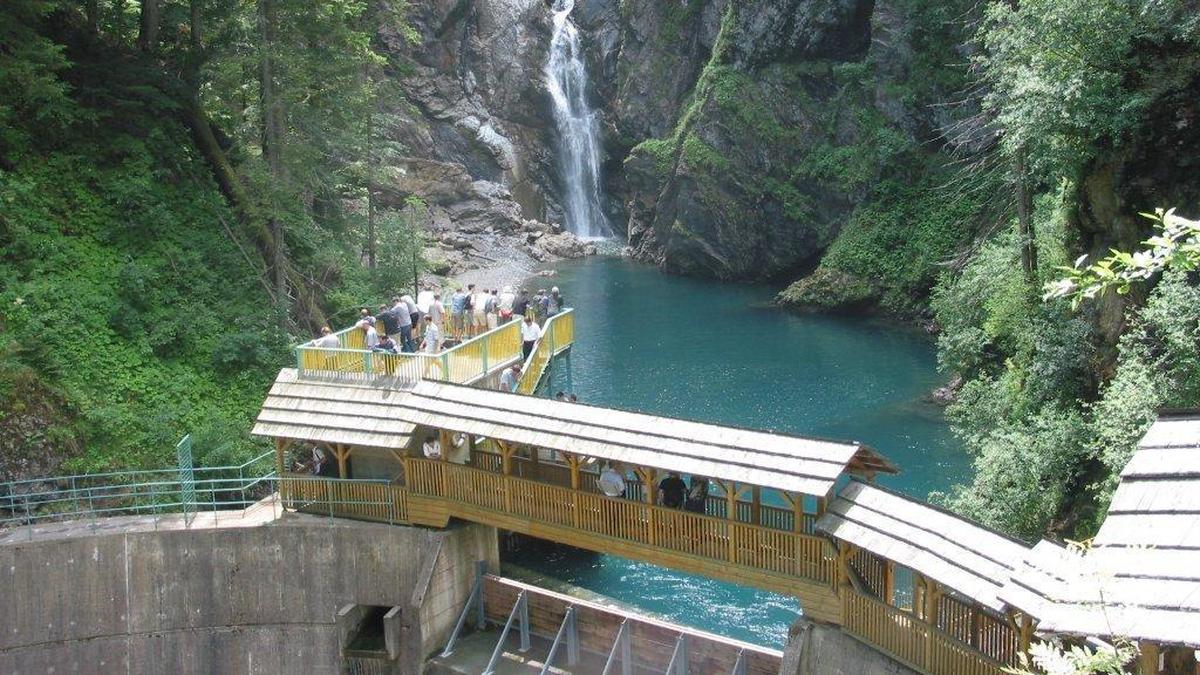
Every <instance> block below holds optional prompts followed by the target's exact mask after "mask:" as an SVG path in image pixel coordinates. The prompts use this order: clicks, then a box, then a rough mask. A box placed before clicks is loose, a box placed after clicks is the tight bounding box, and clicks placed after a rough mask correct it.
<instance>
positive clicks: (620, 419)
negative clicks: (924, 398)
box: [401, 381, 896, 495]
mask: <svg viewBox="0 0 1200 675" xmlns="http://www.w3.org/2000/svg"><path fill="white" fill-rule="evenodd" d="M401 405H402V407H403V408H404V409H405V410H406V411H407V412H406V414H405V417H404V419H406V420H408V421H411V422H414V423H416V424H420V425H425V426H431V427H437V428H441V429H448V430H450V431H456V432H463V433H470V434H475V435H479V436H488V437H491V438H496V439H499V440H503V441H508V442H513V443H522V444H528V445H534V446H537V447H542V448H549V449H553V450H559V451H561V452H570V453H577V454H581V455H586V456H588V457H594V458H597V459H602V460H612V461H617V462H622V463H627V464H633V465H638V466H647V467H653V468H657V469H664V470H672V471H679V472H681V473H685V474H693V475H699V476H706V477H709V478H716V479H720V480H730V481H737V482H742V483H748V484H751V485H758V486H761V487H767V488H775V489H779V490H785V491H789V492H800V493H804V494H809V495H825V494H828V492H829V490H830V489H832V487H833V485H834V482H835V481H836V480H837V478H838V476H840V475H841V474H842V473H843V472H845V471H847V470H859V471H871V472H875V471H883V472H895V471H896V468H895V466H893V465H892V464H891V463H890V462H889V461H888V460H886V459H885V458H883V457H882V456H880V455H879V454H878V453H876V452H875V451H874V450H872V449H870V448H868V447H866V446H864V445H861V444H859V443H847V442H837V441H828V440H821V439H813V438H802V437H798V436H788V435H784V434H777V433H771V432H766V431H750V430H746V429H738V428H733V427H726V426H719V425H715V424H706V423H701V422H692V421H688V420H681V419H673V418H669V417H661V416H657V415H647V414H643V413H637V412H629V411H624V410H615V409H611V408H601V407H596V406H590V405H581V404H578V403H563V402H560V401H552V400H549V399H543V398H536V397H533V396H521V395H517V394H509V393H505V392H499V391H491V390H487V389H477V388H474V387H467V386H462V385H455V384H446V383H442V382H431V381H424V382H421V383H420V384H418V385H417V386H416V387H414V388H413V389H412V390H411V391H409V392H408V394H407V397H406V398H405V399H404V401H403V402H402V403H401Z"/></svg>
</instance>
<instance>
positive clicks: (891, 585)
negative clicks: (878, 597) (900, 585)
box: [880, 558, 896, 606]
mask: <svg viewBox="0 0 1200 675" xmlns="http://www.w3.org/2000/svg"><path fill="white" fill-rule="evenodd" d="M880 590H881V591H882V593H883V601H884V603H886V604H888V605H891V606H894V605H895V599H896V569H895V567H894V565H893V563H892V561H891V560H888V559H886V558H884V560H883V588H882V589H880Z"/></svg>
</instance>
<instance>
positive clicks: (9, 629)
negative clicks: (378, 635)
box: [0, 507, 497, 674]
mask: <svg viewBox="0 0 1200 675" xmlns="http://www.w3.org/2000/svg"><path fill="white" fill-rule="evenodd" d="M477 559H479V560H489V561H490V562H491V564H492V565H493V566H494V565H496V564H497V552H496V534H495V530H493V529H491V528H486V527H483V526H478V525H468V526H464V527H458V528H453V529H450V530H447V531H435V530H426V529H421V528H413V527H397V526H391V525H382V524H380V525H376V524H368V523H361V522H354V521H346V520H342V521H337V520H330V519H327V518H320V517H315V516H303V515H293V514H289V515H286V516H283V517H280V518H277V517H275V513H274V509H273V507H272V513H271V516H270V517H266V518H264V517H260V518H259V519H258V520H257V521H255V520H253V519H250V520H249V521H247V519H245V518H243V519H241V520H234V521H232V522H226V523H224V524H222V523H211V524H205V523H204V522H202V521H201V522H198V523H194V524H193V525H192V526H191V527H190V528H184V527H183V523H182V521H181V520H180V519H179V518H177V517H165V518H158V519H154V520H151V519H149V518H136V517H134V518H111V519H105V520H101V521H97V522H95V523H66V524H60V525H54V526H40V527H37V528H36V529H34V530H28V529H26V528H21V529H19V530H13V531H9V532H7V533H0V617H4V619H3V621H2V622H0V672H2V673H30V674H32V673H46V672H54V673H75V672H77V673H164V672H170V673H279V672H295V673H338V672H340V668H341V653H340V649H339V632H338V627H337V625H336V624H335V616H336V615H337V613H338V611H339V609H341V608H344V607H346V606H347V605H351V604H357V605H369V606H377V607H399V608H401V613H400V616H401V625H402V631H401V633H402V636H403V637H402V639H401V646H402V650H401V660H402V662H403V663H404V664H406V665H405V667H404V669H405V670H409V668H419V664H420V663H421V661H422V660H423V658H424V657H425V656H426V655H427V653H428V652H429V651H430V650H431V649H432V648H434V647H435V646H437V644H438V642H439V640H444V639H445V637H446V635H447V634H448V630H449V629H450V628H451V627H452V625H453V621H454V619H455V618H457V617H456V614H457V612H458V610H459V609H460V608H461V607H462V605H463V603H464V602H465V600H466V597H467V595H468V594H469V593H470V588H471V583H472V581H473V578H474V576H473V575H474V566H473V565H472V564H471V561H473V560H477ZM493 569H496V567H493ZM410 672H417V671H410Z"/></svg>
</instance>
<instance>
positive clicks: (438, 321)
mask: <svg viewBox="0 0 1200 675" xmlns="http://www.w3.org/2000/svg"><path fill="white" fill-rule="evenodd" d="M445 314H446V310H445V309H444V308H443V307H442V294H441V293H434V294H433V302H431V303H429V311H428V312H426V313H425V316H427V317H429V318H430V319H433V325H435V326H437V327H438V328H439V329H440V328H441V327H442V326H443V325H444V324H443V323H442V317H444V316H445Z"/></svg>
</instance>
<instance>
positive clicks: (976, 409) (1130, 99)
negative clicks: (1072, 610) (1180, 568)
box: [932, 0, 1200, 538]
mask: <svg viewBox="0 0 1200 675" xmlns="http://www.w3.org/2000/svg"><path fill="white" fill-rule="evenodd" d="M1197 26H1198V23H1197V18H1196V13H1195V11H1194V5H1193V4H1192V3H1188V2H1185V1H1182V0H1179V1H1163V2H1153V3H1141V2H1131V1H1128V0H1101V1H1100V2H1093V1H1092V0H1086V1H1085V0H1079V1H1075V0H1070V1H1067V2H1063V1H1062V0H1046V1H1042V0H1033V1H1031V2H1021V3H1019V4H1012V3H1007V2H994V3H990V4H989V5H988V10H987V12H986V19H985V21H984V22H983V24H982V26H981V28H980V32H979V34H978V42H979V43H980V44H981V46H982V49H981V51H980V52H979V54H978V55H977V57H976V65H977V67H978V68H979V73H980V76H981V78H982V80H983V82H984V83H986V84H987V85H988V86H989V90H988V91H989V92H990V93H988V94H987V95H986V96H985V99H984V103H983V110H984V112H985V114H987V115H989V116H990V117H991V120H992V121H991V123H992V124H993V125H994V126H995V127H996V128H997V129H998V130H999V131H1000V136H999V144H998V148H997V153H996V156H998V157H1000V158H1002V161H1003V162H1004V163H1007V164H1008V165H1009V166H1011V167H1014V168H1015V170H1014V171H1013V175H1014V176H1015V178H1014V185H1017V188H1016V189H1017V190H1018V191H1019V190H1020V189H1021V188H1022V186H1024V187H1025V188H1026V189H1027V190H1029V191H1030V192H1032V193H1034V194H1040V195H1041V196H1040V197H1039V198H1037V199H1036V200H1035V199H1033V198H1032V196H1031V198H1030V199H1029V202H1030V203H1029V204H1028V206H1027V208H1026V209H1025V212H1024V213H1018V216H1015V217H1014V218H1013V220H1012V222H1011V223H1008V224H1005V225H1004V226H1003V227H1001V228H999V229H998V231H997V232H996V233H995V234H994V235H992V236H990V237H989V238H987V239H985V240H984V241H983V242H982V243H981V245H980V246H979V248H978V249H977V251H976V252H975V253H974V254H973V255H972V256H971V257H970V259H969V261H968V262H967V263H966V264H965V265H964V266H962V267H961V268H959V269H957V270H951V271H948V272H947V273H946V274H944V275H943V277H942V279H941V281H940V282H939V284H938V287H937V289H936V290H935V293H934V300H933V303H932V310H933V313H934V315H935V317H936V319H937V321H938V324H939V325H940V327H941V328H942V332H941V335H940V336H939V358H940V365H941V367H942V368H943V369H944V370H945V371H946V372H948V373H956V374H958V375H960V376H962V377H963V380H964V384H963V386H962V389H961V391H960V394H959V397H958V400H957V401H956V402H955V403H954V404H953V405H952V406H951V407H950V408H949V410H948V416H949V417H950V420H951V423H952V425H953V427H954V429H955V431H956V432H957V433H958V435H959V436H960V437H961V438H962V439H963V441H964V443H965V445H966V447H967V448H968V450H969V451H970V452H971V453H972V454H973V455H974V457H975V466H976V469H977V475H976V477H975V479H974V481H973V483H972V484H970V485H965V486H960V487H958V488H957V489H956V490H954V491H953V492H952V493H951V494H949V495H942V496H941V497H940V498H941V499H943V500H945V501H946V502H947V503H948V504H949V505H950V506H952V507H953V508H955V509H957V510H959V511H961V512H964V513H966V514H967V515H969V516H972V517H974V518H978V519H979V520H981V521H983V522H985V523H987V524H989V525H992V526H995V527H998V528H1001V529H1003V530H1006V531H1008V532H1011V533H1014V534H1018V535H1021V536H1024V537H1029V538H1036V537H1038V536H1040V535H1042V534H1044V533H1046V532H1047V531H1050V532H1056V533H1058V534H1061V535H1067V536H1075V537H1086V536H1090V535H1091V534H1092V533H1094V531H1095V527H1096V525H1097V520H1098V517H1099V514H1101V513H1103V509H1104V507H1105V506H1106V505H1107V502H1108V499H1109V498H1110V497H1111V493H1112V490H1113V488H1114V486H1115V483H1116V475H1117V473H1118V472H1119V471H1120V469H1121V468H1122V467H1123V465H1124V463H1125V462H1126V461H1127V460H1128V458H1129V456H1130V454H1131V453H1132V451H1133V449H1134V447H1135V445H1136V442H1137V440H1138V439H1139V438H1140V436H1141V435H1142V433H1144V431H1145V430H1146V428H1148V426H1149V424H1150V423H1151V422H1152V421H1153V419H1154V418H1155V416H1156V412H1157V410H1158V409H1160V408H1162V407H1182V406H1189V407H1190V406H1196V405H1200V389H1197V380H1200V361H1198V360H1197V355H1198V354H1200V305H1198V304H1197V300H1198V299H1200V288H1198V286H1197V279H1196V278H1195V276H1194V274H1191V273H1190V272H1189V268H1188V267H1187V266H1186V265H1180V266H1179V269H1176V270H1174V271H1171V272H1169V273H1167V274H1165V275H1163V276H1162V278H1161V281H1158V279H1157V277H1155V276H1154V275H1152V274H1151V273H1149V272H1146V273H1142V272H1143V271H1144V270H1142V271H1139V270H1140V269H1141V268H1144V267H1146V265H1151V266H1153V265H1154V264H1156V263H1160V262H1164V261H1166V260H1168V259H1173V258H1174V257H1175V254H1174V252H1172V253H1171V254H1170V255H1168V254H1167V253H1165V252H1163V251H1159V253H1161V255H1158V254H1154V253H1151V254H1150V255H1146V254H1142V255H1141V256H1139V257H1137V258H1135V257H1134V256H1133V255H1132V254H1129V253H1119V254H1116V255H1114V256H1113V257H1112V258H1110V259H1108V260H1106V261H1103V262H1102V264H1101V267H1100V268H1091V269H1090V270H1087V271H1085V270H1082V269H1080V270H1077V271H1076V272H1074V276H1073V278H1072V279H1070V280H1068V281H1065V282H1059V283H1056V284H1053V285H1052V286H1051V287H1050V290H1051V291H1052V292H1051V293H1050V294H1049V295H1048V296H1047V297H1046V299H1045V300H1044V301H1043V299H1042V297H1041V296H1042V288H1041V286H1042V283H1043V282H1050V281H1052V280H1055V279H1057V278H1058V277H1060V276H1062V275H1063V271H1062V270H1063V269H1072V267H1071V261H1072V260H1075V259H1076V258H1077V256H1078V254H1079V253H1080V252H1081V250H1084V251H1086V250H1087V249H1086V248H1083V246H1084V245H1085V244H1088V243H1089V242H1088V241H1087V240H1088V239H1089V238H1094V237H1095V236H1096V234H1095V232H1094V231H1091V232H1087V231H1084V230H1083V229H1082V228H1081V226H1080V222H1081V219H1082V218H1083V217H1085V214H1082V213H1081V209H1084V208H1090V207H1089V205H1088V204H1087V203H1086V200H1088V199H1090V198H1095V196H1094V194H1091V193H1089V191H1088V189H1085V187H1087V186H1089V185H1092V186H1094V183H1090V176H1089V174H1090V173H1091V172H1094V171H1103V170H1105V169H1103V163H1104V162H1108V161H1112V159H1113V158H1122V157H1126V156H1129V154H1130V153H1131V150H1130V149H1131V148H1133V147H1135V146H1137V145H1138V143H1139V141H1140V140H1141V139H1143V138H1153V137H1154V136H1155V135H1156V134H1160V133H1161V130H1160V129H1155V128H1152V127H1150V126H1149V124H1148V121H1147V111H1149V110H1151V109H1152V108H1154V107H1155V106H1164V105H1170V102H1171V101H1173V100H1177V99H1180V98H1183V99H1187V98H1188V97H1189V96H1190V95H1189V94H1187V92H1189V91H1194V87H1195V81H1194V73H1195V66H1196V64H1197V63H1200V50H1198V49H1197V47H1196V42H1195V37H1196V35H1197V33H1196V31H1197ZM1176 124H1177V129H1183V128H1185V127H1186V125H1187V124H1188V123H1187V122H1181V123H1176ZM1179 125H1183V126H1179ZM1154 160H1155V162H1156V163H1159V164H1162V163H1171V162H1179V161H1182V158H1179V157H1171V156H1170V155H1159V156H1157V157H1155V158H1154ZM1158 187H1159V189H1160V190H1161V191H1162V193H1163V194H1172V193H1173V191H1175V190H1176V188H1174V187H1173V186H1171V185H1160V186H1158ZM1110 189H1112V188H1110ZM1131 196H1138V195H1136V193H1135V194H1132V195H1131V194H1111V193H1110V194H1105V195H1100V198H1103V199H1105V200H1108V201H1111V202H1114V203H1119V202H1120V200H1122V199H1126V198H1129V197H1131ZM1020 199H1021V195H1020V193H1019V192H1018V196H1017V197H1016V198H1015V199H1014V201H1019V200H1020ZM1157 206H1160V205H1159V204H1148V203H1144V202H1137V203H1135V208H1136V209H1137V210H1143V211H1148V210H1151V209H1153V208H1155V207H1157ZM1188 206H1189V207H1191V208H1194V207H1195V205H1191V204H1189V205H1188ZM1018 212H1020V208H1018ZM1087 217H1091V215H1090V214H1087ZM1179 222H1180V223H1186V222H1188V221H1185V220H1183V219H1179ZM1102 224H1104V223H1102ZM1108 225H1109V226H1110V227H1111V228H1112V229H1113V230H1114V232H1113V233H1112V234H1110V235H1109V236H1110V237H1112V239H1109V241H1114V239H1115V238H1116V237H1117V236H1118V235H1117V233H1116V232H1115V231H1116V230H1117V229H1118V227H1117V225H1116V224H1113V223H1109V224H1108ZM1093 227H1094V225H1093ZM1185 234H1186V233H1185ZM1166 238H1167V239H1169V238H1170V237H1169V236H1168V237H1166ZM1176 240H1177V241H1180V242H1182V241H1185V240H1186V237H1183V236H1181V237H1177V238H1176ZM1104 241H1105V239H1104V238H1103V237H1101V238H1100V240H1099V242H1096V241H1095V240H1094V239H1092V241H1091V242H1090V245H1092V246H1095V245H1096V244H1097V243H1102V242H1104ZM1157 243H1158V244H1164V243H1166V242H1165V241H1164V239H1163V238H1160V239H1159V240H1158V241H1157ZM1031 252H1032V253H1033V254H1034V255H1030V253H1031ZM1178 256H1182V257H1186V254H1185V253H1182V252H1180V253H1178ZM1026 260H1030V261H1032V262H1033V263H1034V265H1035V266H1034V268H1033V269H1032V270H1030V271H1028V272H1027V271H1023V270H1022V263H1023V262H1025V261H1026ZM1081 261H1082V259H1079V261H1077V264H1078V262H1081ZM1163 266H1164V265H1158V266H1157V267H1155V270H1153V271H1158V270H1160V269H1162V267H1163ZM1123 272H1127V274H1125V276H1124V278H1121V276H1122V273H1123ZM1152 277H1153V278H1152ZM1147 279H1149V280H1150V281H1151V282H1153V281H1157V283H1156V284H1154V283H1150V284H1148V285H1147V286H1145V287H1143V288H1140V289H1139V293H1136V294H1133V295H1131V296H1130V298H1131V299H1132V300H1133V301H1132V302H1128V303H1115V302H1111V301H1109V302H1105V303H1095V302H1083V303H1078V302H1076V303H1071V302H1068V301H1067V300H1066V299H1063V298H1064V297H1066V296H1070V295H1072V294H1074V295H1076V296H1077V297H1076V299H1077V300H1078V299H1082V298H1083V297H1084V296H1089V297H1090V296H1095V295H1097V293H1098V290H1099V287H1098V286H1097V284H1100V285H1103V284H1104V283H1107V282H1113V283H1118V284H1122V285H1124V288H1125V290H1128V288H1129V286H1128V284H1129V283H1130V282H1137V283H1147V282H1146V281H1145V280H1147ZM1114 312H1115V313H1117V316H1116V317H1114V316H1113V314H1114ZM1122 315H1123V316H1122ZM1114 324H1116V325H1117V327H1118V330H1116V331H1114V329H1113V326H1114ZM1102 327H1103V330H1101V328H1102ZM1114 335H1118V336H1119V337H1116V338H1114ZM1114 341H1115V342H1116V343H1117V344H1115V345H1114V344H1113V342H1114Z"/></svg>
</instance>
